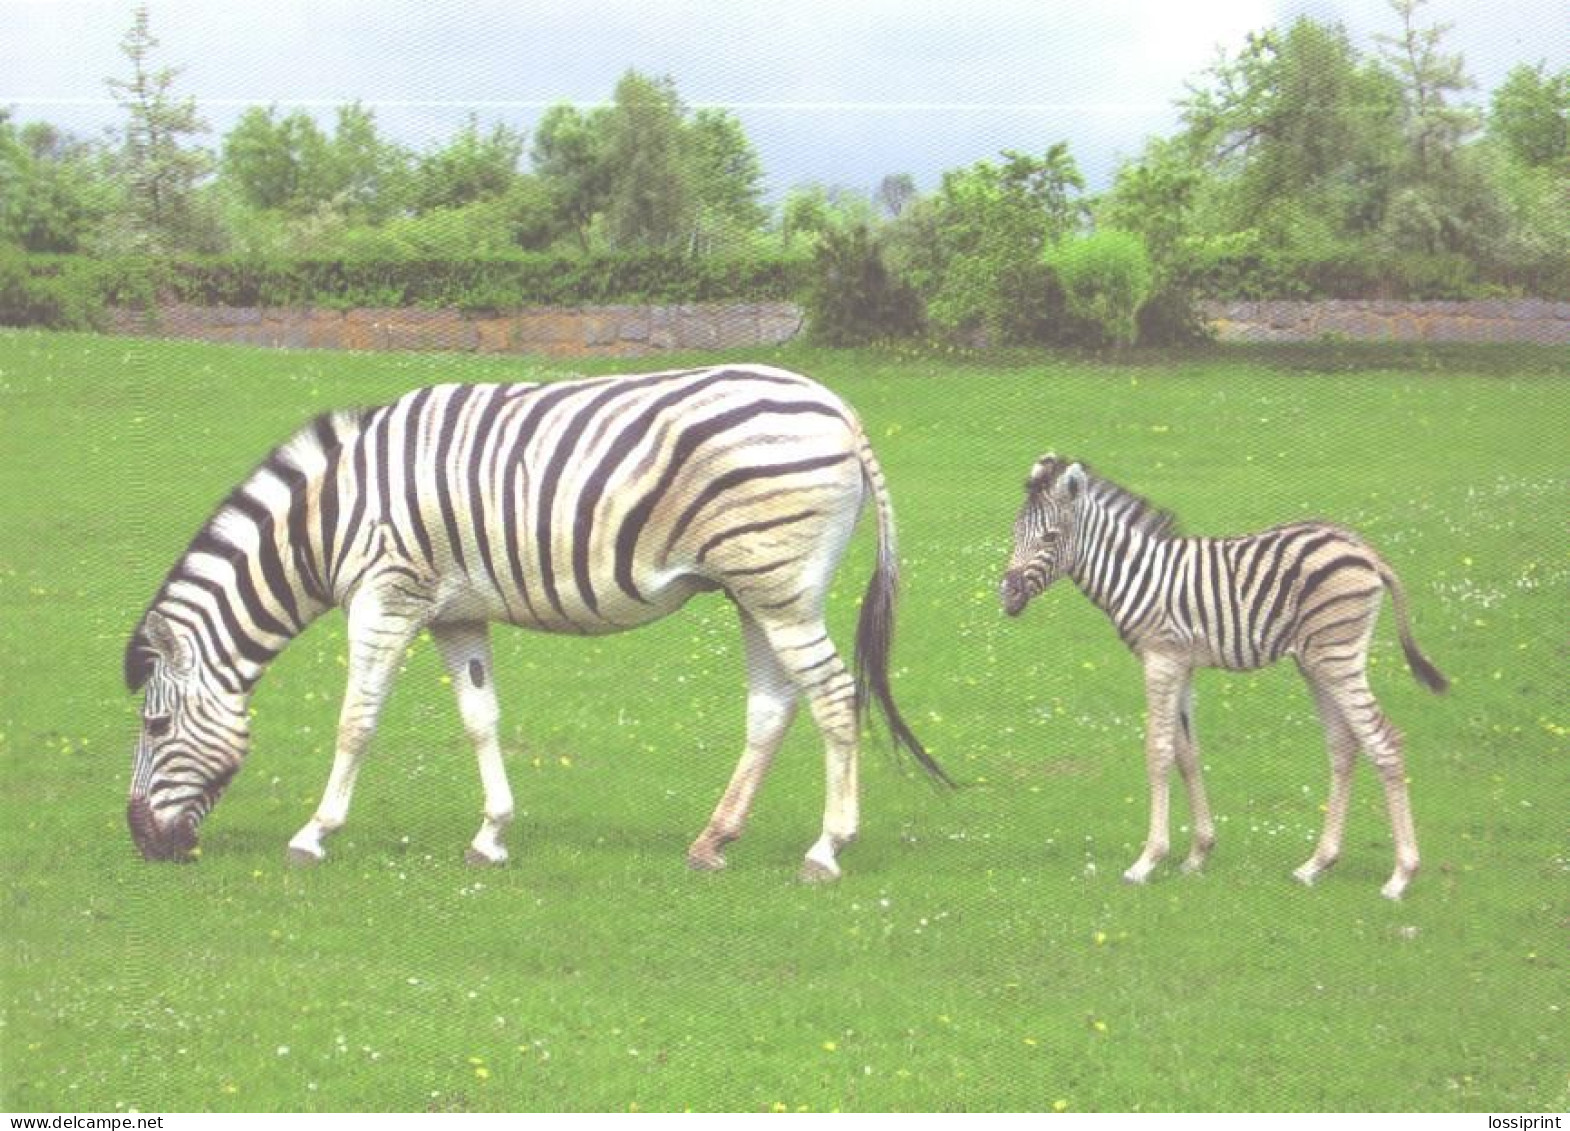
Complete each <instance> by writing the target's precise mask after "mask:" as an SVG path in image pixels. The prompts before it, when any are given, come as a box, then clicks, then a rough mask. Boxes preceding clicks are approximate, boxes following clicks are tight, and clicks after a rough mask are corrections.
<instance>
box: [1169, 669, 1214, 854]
mask: <svg viewBox="0 0 1570 1131" xmlns="http://www.w3.org/2000/svg"><path fill="white" fill-rule="evenodd" d="M1176 745H1177V767H1178V773H1179V774H1181V775H1182V777H1183V785H1184V787H1185V788H1186V789H1187V790H1188V810H1189V816H1190V818H1191V819H1192V820H1193V822H1194V843H1193V844H1192V845H1190V846H1189V850H1188V859H1186V860H1184V861H1183V871H1184V872H1190V873H1192V872H1197V871H1199V870H1200V869H1201V868H1203V867H1204V866H1205V861H1206V860H1207V859H1208V858H1209V856H1210V850H1211V849H1212V848H1214V847H1215V844H1216V823H1215V820H1214V819H1213V818H1212V817H1211V815H1210V799H1209V798H1207V797H1206V796H1205V778H1204V773H1203V771H1202V770H1201V769H1200V765H1199V734H1198V732H1197V731H1196V730H1195V729H1194V677H1193V673H1192V672H1190V673H1189V675H1188V680H1187V682H1186V683H1185V684H1184V685H1183V690H1182V691H1181V692H1180V693H1179V695H1178V725H1177V733H1176Z"/></svg>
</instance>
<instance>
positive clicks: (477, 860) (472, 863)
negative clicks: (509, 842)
mask: <svg viewBox="0 0 1570 1131" xmlns="http://www.w3.org/2000/svg"><path fill="white" fill-rule="evenodd" d="M463 862H464V863H465V864H467V865H468V866H469V867H471V868H500V867H501V866H502V865H503V864H505V863H507V850H506V849H505V848H497V849H494V850H492V851H490V852H485V851H482V850H481V849H478V848H475V847H474V846H473V845H472V844H471V845H470V846H469V848H468V850H467V851H466V852H464V854H463Z"/></svg>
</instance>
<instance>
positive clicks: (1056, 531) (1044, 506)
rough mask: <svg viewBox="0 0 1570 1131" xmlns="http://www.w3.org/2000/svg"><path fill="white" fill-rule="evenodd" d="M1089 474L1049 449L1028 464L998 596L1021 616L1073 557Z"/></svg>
mask: <svg viewBox="0 0 1570 1131" xmlns="http://www.w3.org/2000/svg"><path fill="white" fill-rule="evenodd" d="M1087 482H1088V477H1087V474H1086V472H1085V468H1084V467H1083V466H1082V465H1080V464H1078V463H1070V462H1068V461H1066V460H1061V459H1058V458H1057V457H1056V456H1052V455H1045V456H1042V457H1041V458H1040V459H1038V460H1037V461H1036V463H1035V466H1034V467H1032V468H1031V469H1030V478H1029V479H1028V480H1026V481H1025V502H1024V505H1023V506H1021V507H1020V509H1019V517H1018V518H1016V519H1015V520H1014V553H1013V555H1012V556H1011V557H1010V558H1009V566H1008V570H1007V571H1006V572H1005V573H1004V574H1003V583H1002V585H1000V586H999V588H998V596H999V597H1000V598H1001V599H1002V601H1003V611H1004V612H1005V613H1007V614H1008V615H1009V616H1011V617H1017V616H1019V614H1020V613H1022V612H1024V611H1025V606H1026V605H1028V604H1029V603H1030V601H1031V598H1033V597H1035V596H1037V595H1038V594H1040V593H1041V592H1042V591H1043V590H1045V589H1046V588H1047V586H1049V585H1051V584H1052V583H1053V582H1054V581H1056V580H1057V579H1058V578H1060V577H1062V576H1063V575H1064V573H1066V572H1067V571H1068V568H1069V566H1070V565H1071V564H1072V563H1073V561H1074V553H1075V535H1076V531H1077V523H1076V521H1075V518H1076V514H1077V507H1078V503H1079V499H1080V496H1081V495H1083V494H1084V491H1085V486H1086V484H1087Z"/></svg>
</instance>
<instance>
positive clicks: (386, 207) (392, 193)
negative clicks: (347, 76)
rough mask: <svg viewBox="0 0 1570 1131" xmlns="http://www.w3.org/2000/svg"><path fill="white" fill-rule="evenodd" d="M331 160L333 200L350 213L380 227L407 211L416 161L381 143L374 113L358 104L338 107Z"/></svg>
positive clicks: (396, 146) (395, 146)
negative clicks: (410, 183)
mask: <svg viewBox="0 0 1570 1131" xmlns="http://www.w3.org/2000/svg"><path fill="white" fill-rule="evenodd" d="M328 160H329V162H330V165H331V170H332V172H331V182H332V185H333V193H334V197H335V199H336V201H337V202H338V203H339V205H340V207H341V208H342V209H343V210H344V211H345V212H346V213H347V214H348V215H350V216H352V217H356V218H360V219H365V220H369V221H371V222H373V223H378V222H381V221H383V220H386V219H387V218H388V217H389V216H392V215H395V214H396V213H397V212H398V211H400V210H401V209H402V208H403V206H404V203H405V198H406V197H407V195H408V191H409V181H410V165H411V163H412V158H411V156H410V154H409V153H408V151H407V150H405V149H404V148H403V147H402V146H399V145H395V144H393V143H392V142H388V141H383V140H382V137H381V135H380V133H379V132H378V130H377V127H376V115H375V113H373V112H372V111H371V110H369V109H367V108H366V107H364V106H362V105H361V104H360V103H358V102H351V103H349V104H347V105H345V106H340V107H338V120H337V123H336V124H335V126H334V129H333V138H332V145H331V147H330V150H329V153H328Z"/></svg>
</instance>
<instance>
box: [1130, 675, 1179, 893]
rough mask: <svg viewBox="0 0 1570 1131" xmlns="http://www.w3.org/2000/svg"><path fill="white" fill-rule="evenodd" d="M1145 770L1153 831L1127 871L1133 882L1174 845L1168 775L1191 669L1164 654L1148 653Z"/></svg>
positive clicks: (1146, 875) (1145, 875)
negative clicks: (1148, 782) (1147, 779)
mask: <svg viewBox="0 0 1570 1131" xmlns="http://www.w3.org/2000/svg"><path fill="white" fill-rule="evenodd" d="M1144 661H1145V772H1146V775H1147V776H1148V777H1149V779H1150V832H1149V834H1148V835H1147V836H1146V837H1145V850H1144V851H1143V852H1141V853H1140V854H1139V859H1138V860H1135V861H1134V863H1133V864H1131V865H1130V866H1129V869H1128V871H1126V872H1124V873H1123V878H1124V879H1125V880H1127V881H1128V882H1129V883H1131V884H1142V883H1144V882H1145V881H1146V880H1148V879H1149V878H1150V873H1151V872H1152V871H1154V870H1155V867H1156V865H1157V864H1159V863H1161V861H1162V860H1163V859H1165V858H1166V855H1167V849H1168V848H1169V847H1170V846H1171V813H1170V809H1171V796H1170V790H1169V789H1168V779H1169V777H1170V776H1171V773H1172V763H1173V760H1174V757H1175V754H1176V749H1177V745H1178V742H1179V739H1178V737H1177V728H1178V725H1179V723H1178V715H1179V705H1180V703H1181V701H1182V698H1183V693H1184V691H1185V689H1186V688H1187V687H1188V682H1189V671H1188V669H1187V668H1186V667H1184V666H1183V665H1182V664H1180V663H1177V662H1175V661H1173V660H1169V659H1167V658H1166V657H1163V656H1156V655H1151V656H1145V657H1144Z"/></svg>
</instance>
